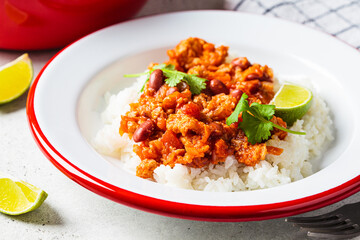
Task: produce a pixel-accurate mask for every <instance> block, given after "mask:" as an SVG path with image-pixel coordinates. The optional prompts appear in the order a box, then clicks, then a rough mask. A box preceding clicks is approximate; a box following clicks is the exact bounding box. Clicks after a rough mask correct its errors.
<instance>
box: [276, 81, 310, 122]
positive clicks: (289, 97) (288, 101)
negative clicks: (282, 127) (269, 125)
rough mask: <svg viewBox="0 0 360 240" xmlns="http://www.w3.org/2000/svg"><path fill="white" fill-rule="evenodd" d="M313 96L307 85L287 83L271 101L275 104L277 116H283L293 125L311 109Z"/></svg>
mask: <svg viewBox="0 0 360 240" xmlns="http://www.w3.org/2000/svg"><path fill="white" fill-rule="evenodd" d="M312 96H313V95H312V93H311V91H310V90H309V89H307V88H305V87H302V86H299V85H295V84H292V83H285V84H283V85H282V86H281V88H280V89H279V91H278V92H277V93H276V95H275V96H274V99H273V100H272V101H271V102H270V103H271V104H274V105H275V116H278V117H281V118H282V119H283V120H284V121H285V122H286V123H287V125H288V126H291V125H293V124H294V122H295V121H296V120H298V119H301V118H302V117H303V116H304V115H305V113H306V112H307V111H308V110H309V108H310V106H311V100H312Z"/></svg>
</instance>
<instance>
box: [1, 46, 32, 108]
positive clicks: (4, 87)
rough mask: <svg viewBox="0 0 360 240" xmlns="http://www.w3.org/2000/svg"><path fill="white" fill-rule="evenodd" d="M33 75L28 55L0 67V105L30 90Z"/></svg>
mask: <svg viewBox="0 0 360 240" xmlns="http://www.w3.org/2000/svg"><path fill="white" fill-rule="evenodd" d="M33 74H34V73H33V67H32V63H31V60H30V58H29V55H28V54H27V53H25V54H23V55H21V56H20V57H19V58H17V59H15V60H14V61H12V62H10V63H8V64H5V65H4V66H2V67H0V104H3V103H7V102H10V101H12V100H14V99H16V98H18V97H20V96H21V95H22V94H23V93H24V92H25V91H26V90H27V89H28V88H29V86H30V83H31V80H32V78H33Z"/></svg>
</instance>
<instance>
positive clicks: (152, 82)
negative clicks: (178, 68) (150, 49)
mask: <svg viewBox="0 0 360 240" xmlns="http://www.w3.org/2000/svg"><path fill="white" fill-rule="evenodd" d="M163 84H164V74H163V71H161V70H160V69H155V70H154V71H153V72H152V73H151V74H150V78H149V88H152V89H154V90H155V91H157V90H159V88H160V87H161V86H162V85H163Z"/></svg>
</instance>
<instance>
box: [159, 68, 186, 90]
mask: <svg viewBox="0 0 360 240" xmlns="http://www.w3.org/2000/svg"><path fill="white" fill-rule="evenodd" d="M163 73H164V75H165V77H167V78H166V79H165V82H166V83H167V85H169V86H170V87H175V86H176V85H178V83H180V82H181V81H182V80H184V78H185V75H184V73H182V72H178V71H171V70H170V71H169V72H168V71H167V70H165V69H163Z"/></svg>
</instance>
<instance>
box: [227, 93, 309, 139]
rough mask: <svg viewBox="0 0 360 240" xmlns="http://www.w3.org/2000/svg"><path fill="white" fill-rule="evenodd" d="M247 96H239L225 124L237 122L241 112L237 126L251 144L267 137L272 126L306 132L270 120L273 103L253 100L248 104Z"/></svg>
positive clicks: (273, 108) (273, 111) (289, 131)
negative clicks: (267, 103)
mask: <svg viewBox="0 0 360 240" xmlns="http://www.w3.org/2000/svg"><path fill="white" fill-rule="evenodd" d="M247 98H248V96H247V95H246V94H245V93H244V94H243V95H242V96H241V99H240V101H239V103H238V104H237V105H236V107H235V110H234V112H233V113H232V114H231V115H230V116H229V117H228V118H227V119H226V124H227V125H231V124H232V123H234V122H238V119H239V114H240V113H241V112H242V122H239V127H240V128H241V129H242V130H243V131H244V133H245V135H246V136H247V138H248V140H249V142H250V143H251V144H255V143H260V142H262V141H263V140H267V139H269V137H270V136H271V131H272V130H273V128H274V127H275V128H278V129H280V130H283V131H285V132H288V133H292V134H298V135H305V134H306V133H304V132H297V131H293V130H290V129H287V128H284V127H281V126H279V125H277V124H275V123H273V122H271V121H270V120H271V118H272V117H273V116H274V114H275V105H266V104H259V103H256V102H255V103H252V104H251V106H249V102H248V101H247V100H246V99H247Z"/></svg>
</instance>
